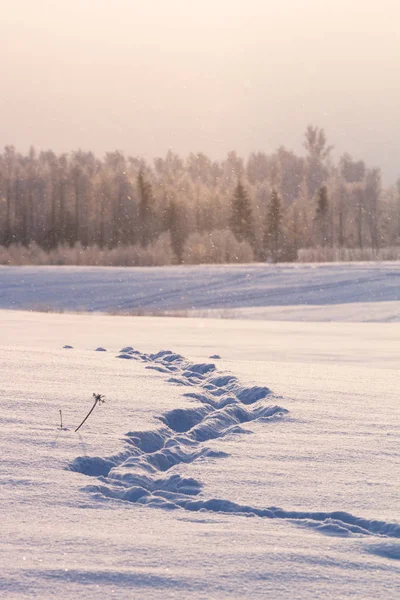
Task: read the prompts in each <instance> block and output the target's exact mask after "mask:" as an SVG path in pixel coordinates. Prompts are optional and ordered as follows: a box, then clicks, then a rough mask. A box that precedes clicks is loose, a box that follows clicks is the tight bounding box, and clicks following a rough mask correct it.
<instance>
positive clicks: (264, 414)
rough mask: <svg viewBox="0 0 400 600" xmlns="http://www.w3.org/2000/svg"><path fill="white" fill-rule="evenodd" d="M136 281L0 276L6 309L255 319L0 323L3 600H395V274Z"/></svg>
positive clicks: (47, 274) (52, 318) (9, 313)
mask: <svg viewBox="0 0 400 600" xmlns="http://www.w3.org/2000/svg"><path fill="white" fill-rule="evenodd" d="M141 272H142V273H143V281H142V283H140V277H139V276H140V273H139V270H135V269H126V270H124V269H114V270H112V269H82V270H80V269H64V268H62V269H59V270H58V269H56V268H52V269H43V270H42V269H32V268H31V269H25V268H23V269H4V270H1V271H0V302H1V306H2V307H3V308H12V307H14V308H21V307H22V306H25V307H27V306H29V303H31V306H33V304H34V302H38V303H41V302H42V301H43V300H44V299H46V298H47V300H46V302H47V307H52V308H56V309H61V308H64V309H68V308H69V309H78V308H79V309H90V310H92V311H93V310H96V311H99V312H101V311H104V310H118V309H120V308H121V307H122V306H124V307H125V308H126V307H127V305H129V307H130V308H131V309H133V308H134V307H135V306H136V307H137V308H140V307H142V308H143V307H144V306H145V305H144V304H143V303H144V300H143V298H147V301H149V302H150V298H151V297H153V299H154V304H153V308H154V306H156V307H158V309H161V310H166V309H170V310H173V309H178V310H182V309H187V308H188V307H190V308H191V307H194V309H196V310H205V309H207V311H208V310H209V309H216V310H220V309H221V308H222V307H223V304H222V302H223V299H224V294H225V298H226V303H227V305H228V308H230V309H232V311H238V312H235V313H234V312H232V314H236V315H241V316H243V314H242V313H243V312H244V313H245V312H246V311H247V312H248V313H249V314H248V315H246V316H251V319H246V320H244V319H236V320H233V319H213V318H207V319H201V318H184V319H183V318H169V317H165V318H162V319H161V318H157V317H127V316H106V315H102V314H82V315H81V314H51V313H49V314H44V313H35V312H24V311H18V310H0V331H1V337H0V358H1V380H0V402H1V407H2V409H1V411H0V425H1V436H0V452H1V463H0V465H1V466H0V469H1V471H0V506H1V515H2V526H1V536H0V597H1V598H5V599H7V600H8V599H12V600H14V599H15V600H16V599H20V598H43V599H54V598H60V599H63V598H68V599H69V600H70V599H71V598H72V599H82V600H83V599H85V600H86V599H89V600H90V599H97V598H103V597H115V598H122V599H125V598H127V599H128V598H129V599H130V598H146V599H149V600H152V599H155V598H157V599H161V598H162V599H164V598H165V599H169V598H179V599H181V598H189V599H196V600H197V599H214V598H218V599H220V598H223V599H224V598H232V599H234V598H237V599H243V598H246V599H247V598H248V599H253V598H260V599H261V598H263V599H264V598H271V599H272V598H273V599H282V600H283V599H285V600H286V599H287V598H298V599H310V598H318V599H319V598H324V599H325V598H327V599H329V598H332V599H337V598H352V599H353V598H357V599H358V600H361V599H371V600H372V599H377V598H381V599H385V600H386V599H392V598H393V599H395V598H396V599H397V598H398V597H399V596H400V568H399V564H400V563H399V559H400V522H399V509H400V485H399V474H400V469H399V467H400V461H399V433H400V431H399V430H400V418H399V417H400V415H399V412H400V410H399V397H400V392H399V390H400V374H399V366H400V343H399V339H400V323H398V322H395V321H396V320H397V321H398V320H399V316H398V314H399V312H400V310H399V305H400V298H399V290H398V284H397V282H398V281H400V279H399V275H400V266H399V265H380V266H378V265H372V266H365V265H350V266H347V265H342V266H341V267H340V266H317V267H315V268H314V267H311V266H301V267H293V268H291V267H284V268H283V269H282V268H277V267H266V269H263V268H262V267H257V266H256V267H248V268H247V267H240V268H239V267H233V268H223V267H221V268H219V267H213V268H211V269H209V270H207V269H206V268H203V267H201V268H200V269H199V270H198V271H197V273H198V276H197V277H196V269H194V268H187V272H190V273H191V274H192V275H191V277H192V283H190V277H189V283H188V285H187V287H186V288H182V289H183V291H182V289H181V296H179V292H178V286H179V285H181V286H182V285H183V283H182V282H183V279H180V278H182V277H183V275H182V273H183V271H181V270H180V269H178V268H173V269H169V270H163V269H158V270H157V269H155V270H153V269H151V270H150V269H149V270H142V271H141ZM166 272H168V277H165V273H166ZM157 273H158V274H159V275H157ZM218 273H219V275H218ZM246 273H247V275H248V276H246ZM157 277H160V280H159V283H158V284H157V285H158V286H159V287H160V286H161V285H163V286H164V288H163V289H164V290H165V289H168V290H169V291H170V293H169V294H166V293H165V294H164V296H165V298H167V299H168V303H167V304H165V303H164V304H163V301H164V300H165V298H164V300H162V298H163V297H162V296H159V297H158V300H157V296H156V292H155V287H156V283H155V282H156V281H157ZM218 278H219V279H220V286H221V292H220V294H221V296H220V297H219V296H218V295H217V291H216V290H217V288H218ZM161 279H162V281H163V282H164V283H162V284H161ZM119 280H121V281H120V284H119ZM206 280H209V281H210V282H212V283H210V290H211V289H212V290H213V293H211V292H208V291H207V290H206V289H205V281H206ZM246 281H247V284H246ZM335 281H336V285H335ZM368 281H369V282H370V284H368ZM317 282H318V283H317ZM357 282H358V283H357ZM245 285H247V286H248V287H247V290H248V295H246V294H245V293H244V291H243V286H245ZM368 285H370V290H369V292H368ZM274 286H275V287H274ZM318 286H319V288H318ZM357 286H358V287H357ZM138 289H139V290H142V291H141V292H140V293H141V294H142V296H143V298H142V296H140V294H139V293H138V291H137V290H138ZM356 289H358V292H359V294H358V296H356ZM91 290H94V291H91ZM152 290H153V291H152ZM196 290H197V292H196ZM274 290H275V291H274ZM313 290H314V291H313ZM318 290H319V291H318ZM189 293H190V298H189ZM351 293H353V295H354V297H353V299H351V295H350V294H351ZM152 294H153V295H152ZM113 295H114V302H113ZM180 297H181V301H182V304H179V298H180ZM90 298H92V300H91V302H92V303H91V304H90V302H89V299H90ZM138 298H142V299H141V300H140V302H142V304H141V305H140V306H139V304H137V302H138ZM185 298H186V299H185ZM257 298H258V299H259V300H258V302H259V304H256V299H257ZM279 299H280V300H279ZM380 299H381V300H382V301H380ZM278 300H279V303H278ZM246 301H247V304H246ZM273 302H276V303H277V304H276V306H273ZM285 302H286V304H285ZM102 303H103V304H102ZM129 303H130V304H129ZM268 303H269V304H268ZM42 308H44V306H42ZM268 311H271V312H270V313H268ZM274 311H282V312H274ZM285 311H286V312H285ZM396 311H397V312H396ZM255 313H257V317H256V318H258V319H260V318H262V320H254V318H255ZM206 314H207V315H208V316H210V314H212V313H210V312H207V313H206ZM278 315H280V318H283V319H286V322H285V321H277V320H276V319H277V318H279V316H278ZM307 315H308V316H307ZM360 315H362V318H361V316H360ZM224 316H226V315H225V314H224ZM295 317H296V318H298V319H301V318H304V319H308V320H309V321H310V322H295V321H293V320H291V319H294V318H295ZM266 318H268V319H271V320H266ZM313 319H314V320H316V319H319V320H320V321H328V320H333V321H336V322H329V323H328V322H318V323H317V322H312V321H313ZM346 320H347V321H354V322H343V321H346ZM361 320H364V321H389V320H391V321H392V322H391V323H385V322H364V323H361V322H355V321H361ZM66 346H71V347H70V348H68V347H66ZM102 350H106V351H102ZM93 392H96V393H102V394H105V396H106V400H107V401H106V404H104V405H102V406H99V407H96V409H95V410H94V412H93V414H92V415H91V416H90V417H89V419H88V421H87V422H86V423H85V424H84V425H83V427H82V429H81V430H80V431H79V432H78V433H75V432H74V429H75V428H76V427H77V425H79V423H80V422H81V420H82V419H83V417H84V416H85V415H86V413H87V412H88V410H89V409H90V407H91V405H92V400H93V399H92V393H93ZM59 409H62V411H63V421H64V423H63V426H64V428H63V429H61V428H60V427H59Z"/></svg>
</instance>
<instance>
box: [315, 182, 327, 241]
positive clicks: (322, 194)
mask: <svg viewBox="0 0 400 600" xmlns="http://www.w3.org/2000/svg"><path fill="white" fill-rule="evenodd" d="M328 218H329V199H328V189H327V187H326V186H325V185H324V186H322V187H321V188H320V189H319V191H318V198H317V210H316V212H315V218H314V220H315V223H316V226H317V228H318V234H319V241H320V245H321V246H322V248H324V247H325V245H326V243H327V241H328Z"/></svg>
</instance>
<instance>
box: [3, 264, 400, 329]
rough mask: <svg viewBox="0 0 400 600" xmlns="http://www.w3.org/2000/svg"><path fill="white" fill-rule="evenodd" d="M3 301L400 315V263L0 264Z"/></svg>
mask: <svg viewBox="0 0 400 600" xmlns="http://www.w3.org/2000/svg"><path fill="white" fill-rule="evenodd" d="M0 308H16V309H25V310H67V311H89V312H92V311H95V312H116V313H118V312H125V313H129V312H144V313H148V314H149V313H154V314H157V313H159V312H160V311H164V312H165V311H185V313H186V314H191V315H192V316H195V315H197V316H222V317H240V318H246V319H247V318H250V319H268V320H285V321H286V320H292V321H338V320H339V321H380V322H384V321H387V322H390V321H400V263H398V262H390V263H389V262H388V263H347V264H335V263H333V264H322V265H321V264H310V265H303V264H287V265H267V264H265V265H262V264H256V265H254V264H252V265H236V266H232V265H230V266H226V265H220V266H218V265H217V266H215V265H212V266H181V267H159V268H155V267H154V268H115V267H113V268H104V267H92V268H90V267H0Z"/></svg>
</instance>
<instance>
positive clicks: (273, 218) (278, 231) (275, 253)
mask: <svg viewBox="0 0 400 600" xmlns="http://www.w3.org/2000/svg"><path fill="white" fill-rule="evenodd" d="M281 238H282V209H281V201H280V198H279V196H278V193H277V192H276V190H272V194H271V200H270V202H269V205H268V210H267V218H266V222H265V229H264V240H263V242H264V243H263V246H264V251H265V254H266V255H269V256H270V257H271V259H272V260H273V261H274V262H276V261H277V260H278V258H279V254H280V249H281Z"/></svg>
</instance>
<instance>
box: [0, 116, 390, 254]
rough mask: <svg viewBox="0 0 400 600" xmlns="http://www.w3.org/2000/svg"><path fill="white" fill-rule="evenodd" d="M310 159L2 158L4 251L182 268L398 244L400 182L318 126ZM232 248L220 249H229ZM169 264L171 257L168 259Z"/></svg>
mask: <svg viewBox="0 0 400 600" xmlns="http://www.w3.org/2000/svg"><path fill="white" fill-rule="evenodd" d="M304 149H305V153H304V155H302V156H299V155H297V154H295V153H294V152H293V151H291V150H287V149H286V148H284V147H280V148H279V149H278V150H277V151H275V152H274V153H272V154H269V155H268V154H266V153H264V152H257V153H253V154H251V155H250V156H249V157H248V159H247V160H246V161H245V160H244V159H243V158H241V157H240V156H238V155H237V154H236V153H235V152H230V153H229V154H228V155H227V157H226V158H225V159H224V160H221V161H213V160H211V159H210V158H209V157H207V156H206V155H205V154H203V153H198V154H190V155H189V156H188V157H186V158H185V159H183V158H181V157H180V156H178V155H176V154H174V153H173V152H172V151H169V152H168V153H167V155H166V156H165V157H164V158H156V159H155V160H154V161H153V163H152V164H149V163H148V162H146V161H145V160H143V159H139V158H134V157H129V156H125V155H124V154H123V153H122V152H119V151H115V152H110V153H107V154H106V155H105V156H104V158H103V159H99V158H97V157H96V156H95V155H94V154H93V153H91V152H83V151H76V152H71V153H69V154H61V155H56V154H55V153H54V152H52V151H46V152H43V151H41V152H36V151H35V150H34V149H33V148H32V149H31V150H30V151H29V153H28V154H27V155H23V154H20V153H18V152H17V151H16V150H15V148H14V147H12V146H6V147H5V149H4V152H3V153H2V154H0V245H1V246H3V247H6V248H7V247H9V246H10V245H15V244H18V245H20V246H22V247H26V248H29V247H30V246H31V245H33V244H35V245H37V246H39V247H40V248H41V249H42V250H44V251H46V252H51V251H53V250H54V249H56V248H58V247H68V246H69V247H71V248H72V247H75V246H77V245H79V247H81V248H83V249H86V248H90V247H96V248H98V249H100V250H102V251H103V250H107V249H108V250H113V249H115V248H119V247H125V248H126V247H133V246H135V247H136V248H139V249H144V250H145V249H147V248H150V247H153V246H154V244H156V243H157V241H159V240H160V239H162V240H164V242H165V243H167V244H168V247H169V248H170V250H171V256H173V262H177V263H182V262H185V261H186V260H189V259H188V257H190V256H194V255H196V256H197V257H198V261H205V262H212V261H216V262H225V261H233V260H244V259H245V260H272V261H283V260H284V261H292V260H296V258H297V256H298V252H299V250H300V249H307V248H358V249H362V248H372V249H374V250H379V249H380V248H382V247H388V246H398V245H399V244H400V180H399V182H397V184H396V185H393V186H389V187H386V188H384V187H383V186H382V183H381V173H380V170H379V169H377V168H370V167H367V166H366V165H365V163H364V162H363V161H360V160H359V161H357V160H354V159H353V158H352V157H351V156H350V155H349V154H344V155H343V156H341V157H340V159H339V160H337V161H336V162H335V161H334V160H333V158H332V147H331V146H329V145H328V143H327V139H326V136H325V132H324V130H323V129H321V128H318V127H314V126H311V125H310V126H309V127H308V128H307V130H306V132H305V136H304ZM222 246H223V248H222ZM168 260H171V259H170V258H169V259H168Z"/></svg>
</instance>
